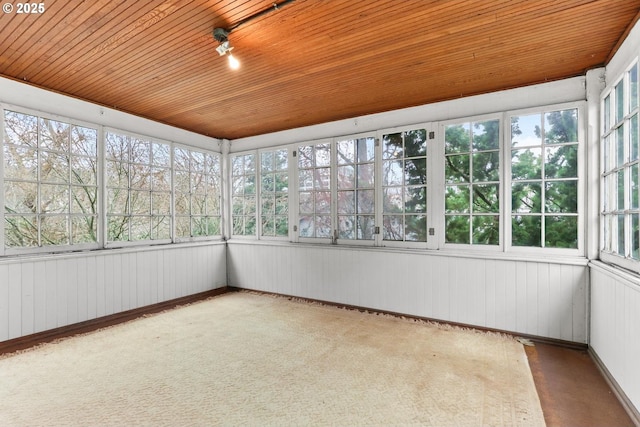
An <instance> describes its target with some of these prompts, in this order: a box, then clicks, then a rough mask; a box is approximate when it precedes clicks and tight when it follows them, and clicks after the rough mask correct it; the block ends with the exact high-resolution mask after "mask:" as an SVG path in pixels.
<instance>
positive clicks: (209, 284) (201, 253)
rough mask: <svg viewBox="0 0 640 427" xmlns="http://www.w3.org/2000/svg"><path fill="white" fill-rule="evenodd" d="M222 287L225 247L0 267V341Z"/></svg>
mask: <svg viewBox="0 0 640 427" xmlns="http://www.w3.org/2000/svg"><path fill="white" fill-rule="evenodd" d="M225 285H226V249H225V244H224V243H213V244H196V245H188V244H185V245H170V246H163V247H154V248H145V249H141V248H137V249H119V250H109V251H96V252H87V253H78V254H65V255H62V254H61V255H52V256H34V257H28V258H25V257H16V258H6V259H2V260H0V341H5V340H8V339H12V338H18V337H21V336H25V335H29V334H33V333H37V332H42V331H45V330H47V329H53V328H57V327H60V326H67V325H70V324H73V323H78V322H82V321H85V320H90V319H95V318H97V317H101V316H105V315H109V314H113V313H118V312H121V311H125V310H129V309H133V308H139V307H143V306H146V305H150V304H154V303H158V302H162V301H168V300H171V299H175V298H179V297H183V296H187V295H191V294H195V293H199V292H204V291H207V290H211V289H216V288H219V287H222V286H225Z"/></svg>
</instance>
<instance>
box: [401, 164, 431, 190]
mask: <svg viewBox="0 0 640 427" xmlns="http://www.w3.org/2000/svg"><path fill="white" fill-rule="evenodd" d="M404 173H405V177H404V183H405V185H425V184H426V183H427V159H426V158H425V157H423V158H419V159H408V160H405V162H404Z"/></svg>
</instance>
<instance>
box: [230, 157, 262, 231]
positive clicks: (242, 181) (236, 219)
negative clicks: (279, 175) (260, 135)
mask: <svg viewBox="0 0 640 427" xmlns="http://www.w3.org/2000/svg"><path fill="white" fill-rule="evenodd" d="M231 182H232V188H231V191H232V197H233V199H232V224H233V226H232V234H234V235H236V236H255V235H256V155H255V154H253V153H252V154H240V155H235V156H233V157H232V158H231Z"/></svg>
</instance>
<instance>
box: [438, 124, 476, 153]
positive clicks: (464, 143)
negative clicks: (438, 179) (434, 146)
mask: <svg viewBox="0 0 640 427" xmlns="http://www.w3.org/2000/svg"><path fill="white" fill-rule="evenodd" d="M444 138H445V139H444V150H445V153H446V154H450V153H468V152H469V151H471V131H470V128H469V124H468V123H465V124H460V125H449V126H447V127H446V129H445V137H444Z"/></svg>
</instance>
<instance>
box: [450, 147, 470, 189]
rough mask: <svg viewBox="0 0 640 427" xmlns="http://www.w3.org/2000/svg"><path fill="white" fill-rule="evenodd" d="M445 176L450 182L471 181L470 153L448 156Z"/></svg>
mask: <svg viewBox="0 0 640 427" xmlns="http://www.w3.org/2000/svg"><path fill="white" fill-rule="evenodd" d="M445 161H446V164H445V178H446V181H447V182H448V183H456V182H470V173H469V155H468V154H464V155H456V156H447V157H446V158H445Z"/></svg>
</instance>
